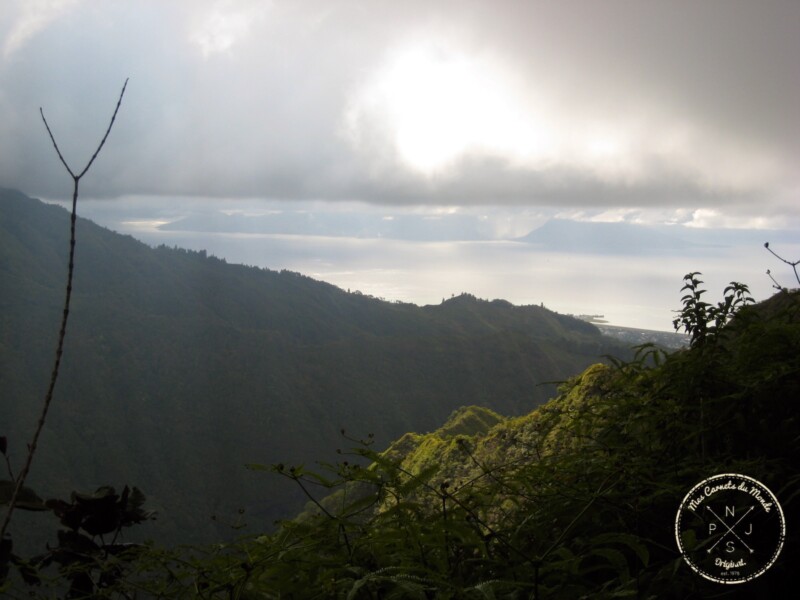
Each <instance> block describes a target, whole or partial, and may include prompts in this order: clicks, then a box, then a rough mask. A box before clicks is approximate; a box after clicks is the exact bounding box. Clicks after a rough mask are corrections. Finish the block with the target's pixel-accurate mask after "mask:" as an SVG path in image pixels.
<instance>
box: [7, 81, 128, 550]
mask: <svg viewBox="0 0 800 600" xmlns="http://www.w3.org/2000/svg"><path fill="white" fill-rule="evenodd" d="M127 86H128V80H127V79H126V80H125V84H124V85H123V86H122V91H121V92H120V95H119V100H117V106H116V108H115V109H114V114H113V115H112V116H111V122H110V123H109V125H108V129H106V133H105V135H104V136H103V139H102V140H101V141H100V145H99V146H98V147H97V150H95V152H94V154H93V155H92V158H91V159H90V160H89V163H88V164H87V165H86V167H85V168H84V169H83V171H81V172H80V174H79V175H75V173H73V172H72V169H70V168H69V165H68V164H67V161H66V160H64V156H63V155H62V154H61V150H59V148H58V144H57V143H56V140H55V137H54V136H53V132H52V131H51V130H50V126H49V125H48V124H47V119H45V117H44V111H43V110H42V109H41V108H39V113H40V114H41V116H42V121H44V126H45V128H46V129H47V133H48V134H49V135H50V140H51V141H52V142H53V147H54V148H55V150H56V153H57V154H58V158H59V159H60V160H61V164H63V165H64V168H66V170H67V172H68V173H69V174H70V176H71V177H72V182H73V188H72V215H71V218H70V239H69V266H68V267H67V286H66V293H65V296H64V311H63V314H62V317H61V329H60V330H59V333H58V344H57V346H56V357H55V361H54V364H53V371H52V373H51V374H50V385H49V387H48V388H47V395H46V396H45V399H44V403H43V405H42V412H41V414H40V415H39V421H38V422H37V424H36V431H34V434H33V439H32V440H31V443H30V444H28V456H27V458H26V460H25V465H24V466H23V468H22V471H21V472H20V474H19V477H18V478H17V484H16V486H15V487H14V493H13V494H12V496H11V500H10V501H9V503H8V511H7V512H6V516H5V519H4V520H3V526H2V528H0V540H2V539H3V538H4V536H5V534H6V530H7V529H8V525H9V523H10V522H11V515H12V514H13V512H14V508H15V507H16V503H17V497H18V496H19V493H20V491H21V490H22V487H23V486H24V484H25V479H26V478H27V477H28V472H29V471H30V468H31V463H32V462H33V455H34V454H35V453H36V446H37V443H38V442H39V435H40V434H41V433H42V429H43V428H44V423H45V419H46V418H47V412H48V410H49V409H50V404H51V402H52V401H53V392H54V390H55V387H56V381H57V380H58V373H59V369H60V366H61V356H62V355H63V353H64V339H65V338H66V335H67V320H68V319H69V306H70V300H71V298H72V277H73V274H74V271H75V223H76V220H77V205H78V184H79V183H80V179H81V177H83V176H84V175H85V174H86V172H87V171H88V170H89V167H91V166H92V163H93V162H94V160H95V158H97V155H98V154H99V153H100V150H101V149H102V147H103V144H105V142H106V139H107V138H108V134H109V133H110V132H111V127H112V125H114V120H115V119H116V118H117V112H119V107H120V105H121V104H122V97H123V96H124V95H125V88H126V87H127Z"/></svg>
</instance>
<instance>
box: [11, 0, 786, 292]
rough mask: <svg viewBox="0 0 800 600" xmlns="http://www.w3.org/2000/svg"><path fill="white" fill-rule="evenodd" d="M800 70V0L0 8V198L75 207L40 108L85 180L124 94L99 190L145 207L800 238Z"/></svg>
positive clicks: (16, 2)
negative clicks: (7, 190)
mask: <svg viewBox="0 0 800 600" xmlns="http://www.w3.org/2000/svg"><path fill="white" fill-rule="evenodd" d="M798 65H800V2H797V1H795V0H758V1H754V0H742V1H739V0H703V1H696V0H686V1H683V0H670V1H647V0H636V1H634V0H615V1H610V0H602V1H601V0H598V1H588V0H587V1H577V0H575V1H571V0H560V1H558V2H554V1H544V0H543V1H536V0H527V1H523V0H517V1H511V0H492V1H488V0H482V1H477V0H474V1H470V0H459V1H455V0H453V1H438V2H435V1H431V0H424V1H416V0H402V1H399V0H395V1H381V0H368V1H347V0H318V1H317V0H291V1H281V0H274V1H262V0H228V1H224V0H175V1H162V0H136V1H134V0H130V1H126V0H116V1H100V0H4V1H3V2H0V185H2V186H5V187H13V188H17V189H20V190H22V191H24V192H26V193H28V194H29V195H33V196H38V197H44V198H49V199H59V198H65V197H67V196H69V192H70V185H71V184H70V180H69V177H68V176H67V175H66V173H65V172H64V171H63V168H62V167H61V165H60V164H59V163H58V159H57V157H56V156H55V154H54V153H53V150H52V148H51V147H50V142H49V139H48V138H47V136H46V133H45V132H44V129H43V126H42V124H41V121H40V117H39V113H38V110H39V107H40V106H41V107H43V108H44V111H45V115H46V116H47V118H48V121H49V122H50V124H51V127H52V129H53V132H54V134H55V135H56V137H57V139H58V140H59V143H60V145H61V148H62V151H63V152H64V154H65V156H66V158H67V160H68V161H69V162H70V163H71V164H72V165H73V167H74V168H75V169H80V168H82V166H83V164H85V162H86V161H87V160H88V158H89V157H90V156H91V153H92V151H93V150H94V147H95V146H96V144H97V142H98V140H99V138H100V137H101V136H102V133H103V131H104V129H105V127H106V125H107V122H108V118H109V117H110V115H111V112H112V111H113V107H114V104H115V102H116V100H117V97H118V95H119V92H120V89H121V88H122V84H123V82H124V80H125V78H127V77H130V83H129V86H128V90H127V92H126V95H125V98H124V101H123V105H122V108H121V112H120V115H119V118H118V121H117V123H116V125H115V127H114V130H113V132H112V134H111V137H110V138H109V142H108V144H107V145H106V147H105V149H104V150H103V153H102V155H101V156H100V158H99V160H98V162H97V163H96V164H95V166H94V167H93V168H92V171H91V172H90V173H89V175H87V177H86V178H85V180H84V182H83V183H82V186H83V187H82V190H83V194H84V197H85V198H87V199H89V198H96V199H100V200H104V201H109V202H113V201H114V199H117V202H118V203H119V202H120V199H122V201H123V202H124V203H125V204H124V205H125V206H126V207H127V208H130V209H131V210H135V209H136V208H135V206H134V204H135V203H134V200H133V199H134V198H138V199H140V201H144V202H145V204H147V206H152V205H153V202H156V201H163V202H169V199H171V198H172V199H174V198H180V199H181V200H180V205H181V206H184V207H185V206H187V204H186V203H187V202H189V203H190V202H191V199H192V198H198V197H202V199H203V203H204V204H203V205H204V206H208V202H213V201H214V200H215V199H219V200H220V201H221V202H222V201H224V205H225V206H226V207H228V209H230V207H231V206H235V205H236V201H237V199H241V200H242V201H245V200H246V201H247V203H248V204H247V205H248V206H250V207H252V206H253V202H256V203H258V202H263V203H264V206H266V205H267V204H268V203H269V202H276V201H280V202H281V203H282V206H286V202H297V203H299V204H297V206H301V205H302V206H308V205H307V204H303V203H309V202H313V203H315V206H320V205H324V206H329V207H335V206H340V207H342V206H350V207H352V206H354V205H359V206H364V207H368V206H369V205H373V206H375V207H388V208H386V210H389V209H391V210H401V209H403V210H415V211H419V210H423V211H429V212H432V213H436V212H437V211H439V212H442V211H444V212H445V213H447V212H448V211H449V212H450V213H452V212H453V211H455V212H459V211H461V212H466V213H468V214H475V215H476V216H478V215H479V213H480V212H481V211H483V212H487V213H488V214H490V215H497V214H499V215H501V216H502V219H504V220H505V221H504V222H506V223H508V222H509V221H511V222H514V221H515V220H517V219H519V220H520V221H519V222H520V223H522V224H528V223H536V222H537V219H538V221H541V219H544V218H546V217H548V216H555V215H559V216H561V217H562V218H565V217H566V218H577V219H596V220H620V219H621V220H627V221H630V222H663V223H676V224H689V225H692V226H695V227H697V226H699V227H738V228H761V229H763V228H780V229H792V228H797V227H798V226H800V169H798V165H800V68H798ZM142 199H144V200H142ZM147 199H149V200H150V202H149V204H148V203H147ZM165 199H166V200H165ZM333 203H339V204H333ZM220 206H222V204H220ZM404 207H405V208H404ZM330 210H334V208H331V209H330ZM470 211H472V212H470ZM484 216H485V215H484ZM501 229H502V228H501ZM511 229H513V228H511ZM502 231H503V235H506V234H509V232H511V233H514V234H519V235H521V234H522V233H524V231H523V232H522V233H520V232H517V231H510V230H509V228H508V227H506V228H505V229H503V230H502ZM500 237H503V236H502V235H500ZM765 262H766V261H765ZM496 295H498V296H501V295H502V290H498V292H497V294H496Z"/></svg>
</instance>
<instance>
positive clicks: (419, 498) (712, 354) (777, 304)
mask: <svg viewBox="0 0 800 600" xmlns="http://www.w3.org/2000/svg"><path fill="white" fill-rule="evenodd" d="M735 306H737V307H738V308H739V309H738V310H737V311H736V314H735V315H734V316H733V318H732V319H729V320H727V321H726V322H725V323H723V324H721V326H720V328H719V329H716V330H715V334H714V335H713V336H712V337H711V338H707V339H706V343H705V344H703V345H695V347H693V348H691V349H689V350H685V351H679V352H676V353H673V354H669V355H666V354H665V353H663V352H662V351H659V350H657V349H655V348H652V347H647V346H645V347H641V348H639V351H638V353H637V356H636V358H635V359H634V360H632V361H630V362H622V361H617V362H616V363H615V364H613V365H611V366H604V365H595V366H593V367H591V368H589V369H587V370H586V371H584V372H583V373H582V374H581V375H579V376H576V377H574V378H572V379H570V380H569V381H567V382H565V383H564V384H563V385H562V386H561V388H560V392H559V394H558V396H557V397H556V398H554V399H553V400H551V401H550V402H548V403H547V404H545V405H544V406H542V407H540V408H538V409H536V410H534V411H533V412H531V413H529V414H527V415H524V416H520V417H515V418H495V417H496V415H495V417H492V414H491V413H486V412H484V411H483V409H479V408H464V409H461V410H459V411H457V412H456V413H455V414H453V415H452V417H451V419H450V421H449V422H448V423H446V424H445V425H444V426H443V427H441V428H440V429H438V430H437V431H434V432H432V433H430V434H424V435H418V434H413V435H412V434H409V435H407V436H404V437H403V438H401V439H399V440H398V441H397V442H396V443H395V444H393V445H392V446H390V447H389V448H388V449H387V450H385V451H383V452H379V451H377V450H375V449H374V448H373V447H374V445H375V444H374V438H371V437H367V438H366V439H364V440H359V439H354V438H347V439H349V440H350V442H351V445H352V446H353V447H352V449H351V450H349V451H347V452H343V453H342V456H341V459H340V460H339V461H338V462H336V463H331V464H327V465H323V468H322V469H321V470H319V472H317V471H315V470H310V469H308V468H307V467H305V466H302V465H295V466H287V465H283V464H276V465H273V466H262V465H251V469H252V470H253V471H264V472H272V473H275V474H277V475H278V476H280V477H283V478H285V479H286V480H288V481H290V482H292V483H293V484H294V485H296V486H298V488H299V489H301V490H302V492H303V493H304V494H306V496H307V498H308V499H309V504H308V507H307V510H306V511H305V513H304V514H303V515H302V516H300V517H298V518H296V519H293V520H290V521H285V522H283V523H282V524H281V527H280V529H279V530H278V531H277V532H276V533H274V534H269V535H262V536H256V537H252V536H251V537H246V538H242V539H240V540H239V541H237V542H233V543H226V544H217V545H214V546H206V547H199V548H185V549H182V550H175V551H162V550H156V549H152V548H151V549H149V550H147V551H146V552H143V553H142V554H141V556H140V557H139V558H138V559H137V560H136V563H135V570H134V571H131V572H130V574H129V575H128V576H126V577H125V578H124V579H120V580H119V581H117V582H116V584H115V587H113V588H109V590H108V591H109V593H110V592H111V591H112V589H113V591H114V592H115V593H120V594H123V593H124V594H127V595H129V596H130V594H131V593H132V590H137V591H140V592H143V593H146V594H148V595H150V596H152V597H157V598H180V597H186V598H196V597H197V598H209V599H210V598H264V599H266V598H286V597H291V598H299V597H302V598H351V599H362V598H364V599H366V598H432V597H436V598H536V599H540V598H541V599H556V598H621V597H637V598H687V597H711V596H712V595H718V594H720V593H721V592H724V593H725V597H736V598H775V597H786V596H785V592H786V590H788V589H792V587H793V586H794V584H795V582H794V576H793V573H792V572H791V571H792V568H793V564H794V561H796V557H797V551H798V542H800V538H799V536H798V534H797V532H796V528H791V527H790V528H789V531H788V537H787V539H786V542H785V547H784V550H783V552H784V554H783V556H782V557H781V560H779V561H778V562H777V563H776V564H775V565H773V567H772V568H771V569H770V570H769V571H768V572H767V573H766V574H764V575H762V576H761V577H759V578H758V579H756V580H754V581H752V582H749V583H747V584H742V585H741V586H731V588H730V589H720V587H719V586H717V585H716V584H713V583H711V582H708V581H706V580H704V579H701V578H699V577H698V576H696V575H695V574H694V573H693V572H692V571H690V570H689V569H688V567H686V566H685V564H684V563H683V560H682V558H681V557H680V555H679V553H678V550H677V547H676V544H675V539H674V533H673V523H674V518H675V512H676V510H677V506H678V504H679V503H680V500H681V499H682V498H683V497H684V495H685V494H686V492H687V491H688V489H689V488H691V486H692V485H694V484H695V483H696V482H697V481H699V480H700V479H702V478H705V477H707V476H708V475H710V474H715V473H719V472H731V471H734V472H742V473H747V474H750V475H751V476H753V477H755V478H757V479H759V480H760V481H763V482H764V483H765V484H766V485H768V486H769V487H770V488H771V489H773V490H775V491H776V492H777V496H778V499H779V501H780V502H781V504H782V506H783V509H784V512H785V513H786V516H787V521H789V522H790V523H791V522H795V521H796V519H797V518H798V517H800V514H798V513H800V511H798V498H800V477H798V476H797V473H796V465H797V464H798V461H800V450H798V444H797V441H798V440H799V439H800V424H799V423H798V417H797V413H796V410H795V409H794V406H793V399H794V398H796V397H798V394H800V296H798V295H797V294H789V293H781V294H778V295H776V296H775V297H774V298H772V299H771V300H770V301H769V302H767V303H765V304H763V305H758V306H744V304H742V305H741V306H740V307H739V305H735ZM700 399H703V400H704V409H705V414H704V416H703V418H702V419H701V418H700V406H699V400H700ZM463 423H470V424H471V426H470V427H469V428H468V429H469V430H468V431H465V429H464V428H463V427H461V425H462V424H463ZM701 437H702V438H703V439H704V446H705V449H704V451H703V452H701V449H700V438H701ZM365 461H366V462H365ZM734 587H735V589H732V588H734Z"/></svg>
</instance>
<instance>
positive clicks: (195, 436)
mask: <svg viewBox="0 0 800 600" xmlns="http://www.w3.org/2000/svg"><path fill="white" fill-rule="evenodd" d="M68 221H69V215H68V213H67V212H66V211H65V210H63V209H62V208H59V207H56V206H51V205H45V204H43V203H41V202H39V201H36V200H33V199H30V198H27V197H26V196H24V195H23V194H21V193H19V192H15V191H11V190H0V382H1V384H0V415H2V419H0V435H4V436H6V437H7V438H8V440H9V450H8V453H9V455H10V457H11V461H12V463H17V464H18V463H19V462H21V459H22V457H23V456H24V453H25V444H26V443H27V442H28V438H29V435H30V433H31V432H32V429H33V426H34V423H35V419H36V415H37V411H38V407H39V406H40V403H41V399H42V397H43V396H44V392H45V388H46V384H47V378H48V376H49V372H50V366H51V361H52V358H53V352H54V349H55V342H56V335H57V326H58V322H59V316H60V310H61V303H62V299H63V286H64V283H65V278H66V261H67V257H66V250H67V246H68V232H69V223H68ZM70 319H71V320H70V323H69V328H68V332H67V339H66V347H65V354H64V362H63V366H62V374H61V378H60V380H59V383H58V386H57V389H56V397H55V400H54V402H53V407H52V410H51V413H50V415H49V417H48V420H47V424H46V427H45V430H44V433H43V437H42V439H41V443H40V449H39V453H38V455H37V458H36V461H35V464H34V468H33V471H32V474H31V477H30V479H29V484H30V485H31V486H32V487H34V488H35V489H36V490H37V491H38V492H39V493H40V494H41V495H42V496H43V497H51V496H58V497H65V496H67V495H68V494H69V492H70V491H72V490H75V489H77V490H94V489H95V488H96V487H98V486H100V485H106V484H108V485H115V486H118V487H119V488H121V487H122V486H123V485H125V484H130V485H136V486H138V487H139V488H141V489H142V490H143V491H144V492H145V493H146V494H147V497H148V506H149V507H150V508H153V509H155V510H157V511H158V512H159V520H158V521H157V522H156V523H155V524H153V525H148V526H146V527H144V528H142V529H143V531H145V532H146V533H147V535H152V536H154V537H156V538H158V539H159V540H162V541H166V542H174V541H197V540H208V539H213V538H216V537H219V536H226V535H230V530H229V529H228V528H227V527H226V526H219V525H218V524H217V523H219V522H226V521H231V520H235V519H239V518H240V517H239V515H238V509H239V508H243V509H245V516H244V520H246V521H248V522H249V523H251V524H253V525H254V527H256V528H257V529H263V528H265V527H268V526H269V525H270V524H271V523H272V521H273V520H274V519H276V518H282V517H286V516H288V515H290V514H293V513H294V512H296V511H297V510H299V508H300V507H301V506H302V504H303V502H304V499H303V496H302V494H301V493H300V492H298V490H296V489H295V487H294V486H292V485H290V483H289V482H286V481H284V480H282V479H281V478H278V477H274V476H268V477H265V476H263V475H259V474H254V473H251V472H249V471H247V470H246V469H245V468H244V464H245V463H251V462H259V463H270V462H278V461H284V462H287V463H288V462H292V463H308V464H313V463H314V462H315V461H319V460H326V459H331V458H332V457H334V456H335V454H334V451H335V449H336V448H339V447H341V446H342V445H343V443H346V442H343V440H342V437H341V433H340V431H341V429H343V428H346V429H347V430H348V432H352V434H353V435H355V436H359V437H362V436H366V435H367V434H372V435H373V436H374V437H373V439H374V440H375V444H376V446H377V447H381V446H385V445H386V444H388V443H389V442H390V441H391V440H392V439H395V438H398V437H400V436H401V435H403V434H404V433H405V432H408V431H428V430H431V429H434V428H436V427H437V426H438V425H439V424H441V423H442V422H443V421H444V420H445V419H446V418H447V416H448V415H449V414H450V413H451V412H452V411H453V410H454V409H456V408H458V407H459V406H463V405H471V404H479V405H482V406H487V407H491V408H492V409H493V410H496V411H498V412H499V413H501V414H503V415H519V414H523V413H526V412H528V411H530V410H531V409H532V408H533V407H535V406H537V405H538V404H540V403H541V402H543V401H544V400H546V399H547V398H548V397H549V396H550V395H552V393H553V391H554V386H553V385H544V384H545V382H553V381H557V380H563V379H566V378H567V377H569V376H570V375H572V374H574V373H575V372H578V371H580V370H582V369H584V368H585V367H586V366H587V365H589V364H591V363H594V362H596V361H598V360H599V357H600V356H601V355H603V354H614V355H619V356H621V355H624V354H625V352H626V350H625V348H624V347H623V346H622V345H621V344H619V343H617V342H614V341H613V340H610V339H608V338H605V337H603V336H602V335H601V334H600V333H599V332H598V330H597V329H596V328H594V327H593V326H591V325H588V324H586V323H583V322H581V321H578V320H576V319H572V318H570V317H566V316H563V315H558V314H556V313H554V312H552V311H549V310H546V309H544V308H541V307H537V306H525V307H518V306H512V305H510V304H509V303H506V302H503V301H493V302H488V301H483V300H478V299H476V298H474V297H471V296H469V295H461V296H458V297H455V298H453V299H451V300H448V301H447V302H443V303H442V304H441V305H437V306H426V307H417V306H414V305H408V304H396V303H387V302H383V301H380V300H377V299H374V298H370V297H367V296H363V295H360V294H351V293H347V292H345V291H343V290H341V289H338V288H336V287H334V286H331V285H328V284H326V283H322V282H319V281H314V280H312V279H310V278H308V277H304V276H302V275H299V274H297V273H290V272H274V271H269V270H263V269H256V268H251V267H246V266H240V265H230V264H226V263H225V262H224V261H222V260H219V259H217V258H214V257H211V256H206V254H205V253H202V252H201V253H197V252H187V251H184V250H180V249H170V248H165V247H160V248H155V249H153V248H150V247H148V246H146V245H144V244H142V243H139V242H137V241H136V240H134V239H132V238H130V237H126V236H121V235H118V234H116V233H113V232H111V231H108V230H106V229H103V228H101V227H98V226H96V225H94V224H93V223H91V222H89V221H86V220H83V219H79V220H78V227H77V250H76V275H75V282H74V293H73V305H72V313H71V317H70ZM212 514H214V515H216V516H218V517H219V519H218V520H217V521H216V522H215V521H212V520H211V516H212Z"/></svg>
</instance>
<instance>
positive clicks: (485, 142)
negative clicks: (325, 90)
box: [367, 45, 549, 174]
mask: <svg viewBox="0 0 800 600" xmlns="http://www.w3.org/2000/svg"><path fill="white" fill-rule="evenodd" d="M367 95H368V96H369V97H370V103H371V104H372V105H373V106H374V105H378V106H380V108H381V112H383V114H384V116H385V117H386V118H387V120H388V128H389V133H390V135H391V136H392V138H393V142H394V144H395V147H396V150H397V153H398V154H399V156H400V158H401V159H402V160H403V161H404V162H405V163H406V164H407V165H408V166H410V167H412V168H414V169H415V170H417V171H420V172H423V173H426V174H432V173H435V172H437V171H440V170H442V169H443V168H446V167H447V166H448V165H449V164H451V163H453V162H454V161H456V160H457V159H459V158H461V157H463V156H464V155H467V154H484V155H493V156H501V157H503V158H505V159H507V160H510V161H512V162H514V161H525V160H527V159H530V158H534V157H538V156H541V155H542V154H543V153H544V152H546V151H547V149H548V146H549V133H548V131H547V130H546V129H545V128H544V127H543V126H541V125H537V124H536V123H535V122H534V120H533V119H532V118H531V115H530V114H529V113H527V112H526V111H525V110H524V107H523V106H522V102H521V101H520V99H519V98H518V97H517V96H516V95H515V93H514V90H513V89H512V86H511V85H510V84H509V83H508V82H506V81H504V80H503V78H502V76H501V74H500V71H498V70H497V69H496V68H493V66H492V65H491V64H489V63H488V62H487V61H482V60H480V59H477V58H473V57H470V56H467V55H464V54H456V53H449V52H447V51H445V50H443V49H442V48H439V47H436V46H431V45H418V46H415V47H411V48H407V49H405V50H404V51H402V52H399V53H398V54H397V55H396V56H395V57H394V59H393V60H391V61H390V62H389V63H388V65H387V66H386V67H385V68H384V70H383V71H382V72H381V74H380V75H379V76H378V78H377V79H376V80H375V81H374V82H373V86H372V87H371V89H370V90H369V91H368V94H367Z"/></svg>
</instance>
